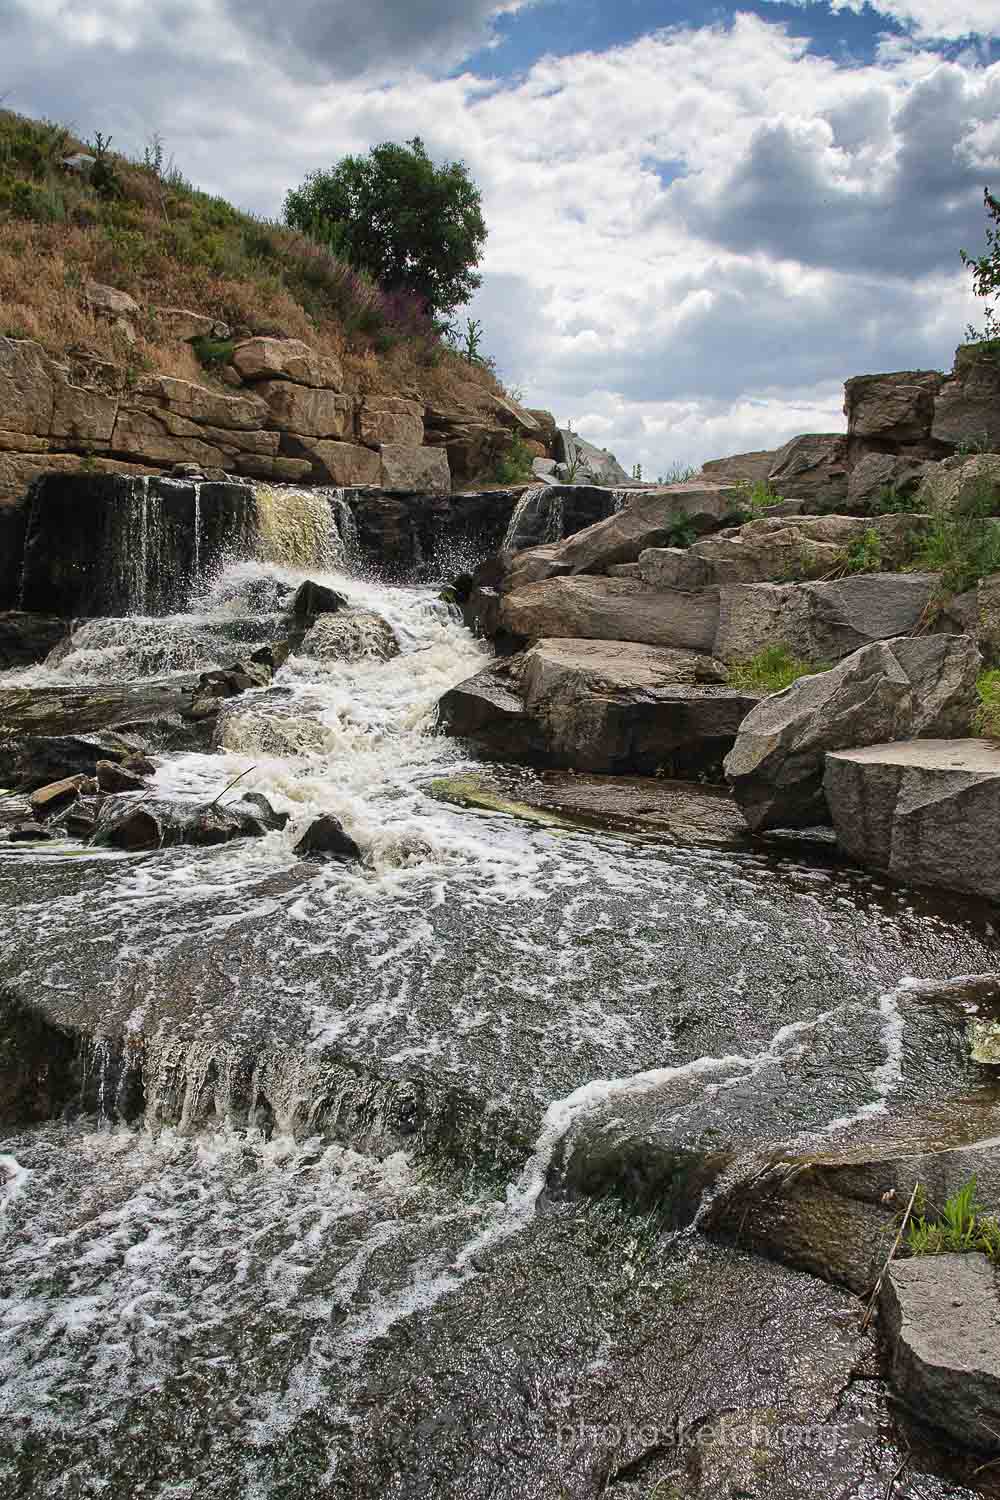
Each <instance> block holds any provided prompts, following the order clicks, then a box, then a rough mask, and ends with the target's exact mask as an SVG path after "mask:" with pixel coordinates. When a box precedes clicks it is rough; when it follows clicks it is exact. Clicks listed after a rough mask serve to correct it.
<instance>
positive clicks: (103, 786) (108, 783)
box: [36, 760, 146, 796]
mask: <svg viewBox="0 0 1000 1500" xmlns="http://www.w3.org/2000/svg"><path fill="white" fill-rule="evenodd" d="M96 771H97V785H98V787H99V789H100V790H101V791H102V792H141V791H142V790H143V788H144V787H145V785H146V783H145V781H144V780H143V779H142V777H141V776H139V775H137V774H136V772H135V771H131V770H128V769H127V768H126V767H125V766H116V765H115V763H114V762H113V761H110V760H99V761H98V762H97V767H96ZM36 796H37V793H36Z"/></svg>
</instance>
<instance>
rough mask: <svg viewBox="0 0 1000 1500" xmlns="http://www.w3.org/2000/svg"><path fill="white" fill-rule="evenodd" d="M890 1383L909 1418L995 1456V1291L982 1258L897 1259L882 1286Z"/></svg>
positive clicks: (998, 1336)
mask: <svg viewBox="0 0 1000 1500" xmlns="http://www.w3.org/2000/svg"><path fill="white" fill-rule="evenodd" d="M881 1306H882V1317H883V1321H884V1328H885V1335H886V1340H887V1342H888V1346H889V1378H890V1380H891V1381H892V1384H893V1386H894V1387H895V1389H896V1392H897V1394H898V1395H899V1397H900V1399H901V1400H902V1402H903V1405H904V1406H905V1407H906V1409H907V1411H909V1413H910V1414H911V1415H912V1416H914V1417H916V1418H917V1419H918V1420H919V1421H921V1422H924V1423H926V1424H927V1425H928V1426H930V1427H935V1428H937V1429H938V1430H939V1431H940V1432H944V1433H946V1434H947V1436H948V1437H949V1438H950V1439H951V1441H952V1442H954V1443H956V1444H958V1445H959V1446H960V1447H962V1448H970V1449H973V1450H974V1451H975V1452H978V1453H992V1454H996V1453H1000V1288H998V1285H997V1270H996V1267H995V1266H994V1265H993V1263H992V1262H991V1261H990V1260H988V1259H987V1257H986V1256H985V1255H981V1254H950V1255H924V1256H918V1257H917V1258H916V1259H914V1260H896V1261H894V1262H893V1264H892V1265H891V1266H890V1267H889V1273H888V1275H887V1276H886V1279H885V1282H884V1283H883V1287H882V1299H881Z"/></svg>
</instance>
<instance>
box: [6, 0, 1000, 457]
mask: <svg viewBox="0 0 1000 1500" xmlns="http://www.w3.org/2000/svg"><path fill="white" fill-rule="evenodd" d="M0 37H3V40H4V45H3V49H2V56H0V99H2V100H3V102H4V103H5V104H6V106H7V107H8V108H12V109H17V110H20V111H22V112H23V113H26V114H32V115H46V116H48V117H50V118H52V119H55V120H59V121H60V122H62V123H64V124H67V125H70V126H71V127H73V128H74V129H75V130H76V131H77V132H78V133H79V134H80V135H82V136H84V137H92V136H93V134H94V132H95V131H98V130H101V131H103V132H104V133H105V134H108V133H111V134H112V135H113V137H114V146H115V148H116V149H121V150H125V151H127V152H129V153H138V154H141V152H142V148H143V146H144V144H145V143H146V142H148V141H149V140H150V139H151V138H152V136H153V135H154V134H158V135H159V136H161V137H162V139H163V141H164V143H165V148H166V154H167V157H168V158H172V159H173V161H174V163H175V164H176V166H177V167H178V168H179V169H180V170H181V171H183V173H184V174H185V176H187V177H188V178H190V179H191V180H192V181H193V182H195V183H196V184H197V185H198V186H199V187H202V188H205V189H206V190H208V191H210V192H217V193H221V194H224V195H225V196H226V197H228V198H230V199H231V200H233V201H234V202H236V203H238V204H239V205H240V206H241V207H243V208H247V209H251V210H253V211H255V212H258V213H261V214H265V215H268V216H271V217H277V216H279V215H280V213H281V208H282V202H283V199H284V195H285V192H286V191H287V190H288V188H289V187H292V186H295V185H297V184H298V183H299V182H301V180H302V178H303V177H304V176H305V174H306V173H307V172H309V171H311V170H313V169H315V168H317V167H328V166H330V165H332V164H333V163H334V162H335V161H336V160H337V159H338V158H339V157H340V156H342V155H344V154H345V153H347V152H349V151H353V152H356V151H362V152H363V151H366V150H367V149H368V148H369V147H371V146H373V145H375V144H377V143H378V142H380V141H385V140H396V141H401V140H406V139H408V138H410V137H411V136H413V135H420V136H422V137H423V139H424V142H425V144H426V146H427V149H428V150H429V152H430V154H431V155H432V156H433V157H434V158H435V159H437V160H441V161H444V160H449V161H450V160H455V159H460V160H463V161H464V162H465V163H466V164H467V166H468V168H469V171H470V173H471V175H472V177H473V178H474V180H475V181H476V182H477V183H478V185H479V187H480V188H481V191H482V196H483V208H484V214H485V217H486V222H487V225H488V227H489V239H488V241H487V246H486V250H485V254H484V259H483V262H482V265H481V266H480V270H481V272H482V275H483V285H482V287H481V289H480V291H479V292H478V293H477V294H476V297H475V299H474V301H473V303H472V304H471V305H470V306H469V307H468V308H466V309H464V310H463V312H462V314H461V317H462V318H463V319H464V317H467V316H471V317H475V318H478V319H480V320H481V322H482V325H483V348H484V351H485V352H487V353H489V354H491V355H492V356H493V358H494V359H495V361H496V364H497V367H498V370H499V373H500V375H501V377H502V378H503V379H504V381H505V382H506V383H507V385H508V387H509V388H512V389H513V390H514V391H515V392H516V393H520V394H521V395H522V397H523V399H524V400H525V401H526V403H527V404H528V405H531V406H542V407H546V408H548V409H550V410H552V411H553V412H554V413H555V416H556V418H557V420H558V421H559V422H560V423H561V424H565V423H566V422H567V421H571V422H572V425H573V426H574V428H576V430H577V431H579V432H581V433H582V434H583V435H584V436H585V437H587V438H589V439H590V440H591V441H592V442H596V443H598V444H600V445H601V446H606V447H609V448H611V449H612V450H613V451H614V452H615V453H616V454H617V456H618V458H619V460H620V461H621V462H622V463H623V464H625V466H626V467H627V468H629V469H631V468H632V466H633V465H634V464H637V463H638V464H641V466H642V472H643V477H644V478H647V479H649V478H653V479H655V478H657V477H658V476H659V475H661V474H664V473H668V472H670V471H671V470H672V469H673V468H674V466H676V465H685V464H690V465H696V464H698V463H700V462H702V461H703V460H704V459H706V458H712V457H720V456H722V455H725V454H729V453H735V452H739V451H743V450H746V449H754V448H771V447H776V446H778V445H779V444H780V443H782V442H784V441H786V440H787V439H788V438H790V437H792V436H794V435H795V434H796V433H800V432H835V431H842V430H843V428H844V417H843V412H842V401H843V393H842V386H843V382H844V380H845V379H846V378H847V377H848V376H851V375H858V374H864V373H869V372H875V371H880V370H897V369H921V368H923V369H948V368H950V366H951V362H952V357H953V354H954V349H955V346H956V345H957V344H958V343H960V342H961V340H962V338H963V336H964V333H965V329H966V327H967V325H968V324H969V323H970V322H972V323H974V324H978V325H980V326H981V325H982V322H983V317H982V304H981V303H980V302H978V301H977V299H976V298H975V297H974V296H973V295H972V291H971V277H970V275H969V272H968V271H967V270H965V269H964V268H963V266H962V264H961V260H960V257H959V250H960V249H962V248H965V249H967V250H969V251H970V253H972V252H974V253H982V251H983V248H984V234H985V227H986V216H985V212H984V209H983V188H984V186H985V185H987V184H991V185H992V186H993V187H994V189H996V188H998V187H1000V0H878V4H877V7H875V6H872V5H869V4H866V3H864V0H796V3H794V4H790V3H778V0H747V3H744V4H742V5H739V6H736V7H734V6H730V5H727V4H721V3H720V4H708V3H698V0H363V3H361V0H281V3H278V0H90V3H88V0H0Z"/></svg>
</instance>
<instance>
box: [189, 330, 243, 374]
mask: <svg viewBox="0 0 1000 1500" xmlns="http://www.w3.org/2000/svg"><path fill="white" fill-rule="evenodd" d="M191 348H192V349H193V350H194V356H195V359H197V361H198V363H199V364H200V365H203V366H204V367H205V369H206V370H215V369H218V368H219V366H220V365H228V363H229V361H230V360H231V359H232V357H233V350H234V349H235V348H236V340H235V339H213V338H210V337H209V336H208V335H207V334H202V335H200V336H199V337H198V338H196V339H192V340H191Z"/></svg>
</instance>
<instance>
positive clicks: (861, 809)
mask: <svg viewBox="0 0 1000 1500" xmlns="http://www.w3.org/2000/svg"><path fill="white" fill-rule="evenodd" d="M955 639H964V637H957V638H955ZM967 725H968V719H966V727H967ZM952 728H953V729H955V728H958V732H961V729H960V727H958V726H955V725H954V723H953V721H952ZM831 749H833V747H831ZM823 788H824V792H825V795H826V801H827V804H828V806H829V809H830V812H831V815H832V817H833V825H834V828H835V829H836V830H837V842H838V843H839V844H840V846H841V847H842V848H843V849H844V850H845V851H846V852H847V853H848V854H849V855H850V856H851V857H852V858H853V859H856V860H858V862H859V863H860V864H863V865H867V866H869V867H870V868H872V869H876V870H884V871H885V872H886V873H887V874H890V875H893V876H895V877H896V879H898V880H905V881H910V882H912V883H913V884H915V885H934V886H942V887H945V888H946V889H948V890H954V891H967V892H969V893H970V894H972V895H977V896H985V897H986V898H987V899H988V900H991V901H997V900H1000V745H997V744H996V743H994V742H993V741H990V740H980V739H943V738H940V739H931V738H923V739H906V738H903V737H902V736H897V737H896V741H895V743H875V744H872V743H870V742H869V741H867V740H866V741H862V742H861V748H858V749H840V750H835V751H834V753H831V754H829V755H828V756H827V758H826V770H825V776H824V782H823Z"/></svg>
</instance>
